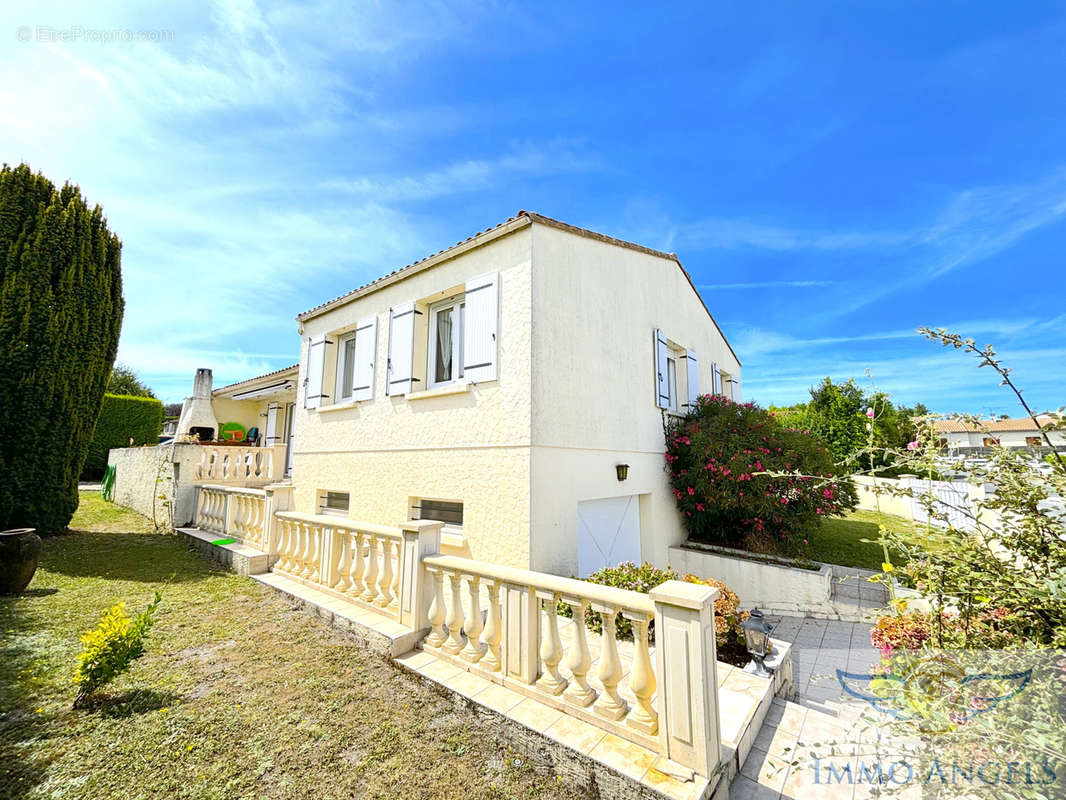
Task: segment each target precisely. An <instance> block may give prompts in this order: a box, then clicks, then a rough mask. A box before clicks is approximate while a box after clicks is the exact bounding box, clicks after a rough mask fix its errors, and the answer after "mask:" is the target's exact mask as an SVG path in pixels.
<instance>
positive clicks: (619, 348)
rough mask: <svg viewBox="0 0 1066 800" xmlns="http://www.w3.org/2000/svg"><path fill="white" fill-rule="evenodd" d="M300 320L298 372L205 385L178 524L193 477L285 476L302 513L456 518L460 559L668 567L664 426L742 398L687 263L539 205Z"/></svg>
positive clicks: (254, 482) (673, 521)
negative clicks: (704, 399) (702, 399)
mask: <svg viewBox="0 0 1066 800" xmlns="http://www.w3.org/2000/svg"><path fill="white" fill-rule="evenodd" d="M297 320H298V325H299V333H300V336H301V338H302V350H301V354H300V362H299V364H298V365H293V366H291V367H287V368H285V369H282V370H278V371H276V372H271V373H268V374H266V375H260V376H258V377H255V378H251V379H248V380H245V381H241V382H239V383H234V384H230V385H229V386H225V387H223V388H221V389H215V390H212V388H211V371H210V370H200V371H199V372H198V373H197V377H196V380H195V383H194V391H193V396H192V397H190V398H188V399H187V400H186V401H185V404H184V406H183V409H182V414H181V417H180V419H179V421H178V424H177V426H176V432H177V438H176V439H175V442H177V443H179V444H178V445H177V447H178V450H181V451H182V454H181V456H180V458H176V459H175V463H176V464H179V462H180V464H179V466H177V467H175V472H176V473H180V477H178V476H176V477H175V489H174V493H175V498H176V499H175V507H176V508H178V509H179V512H180V513H178V516H179V517H181V519H177V517H176V519H177V523H178V524H182V523H184V522H185V521H187V520H186V517H189V518H191V516H189V514H190V512H191V509H192V505H193V500H192V491H193V483H199V484H218V483H237V484H239V485H242V486H244V487H245V488H262V487H264V486H266V485H267V484H270V483H277V482H279V481H281V482H286V483H290V484H291V498H292V499H291V503H292V506H291V509H290V510H292V511H294V512H297V513H305V514H315V515H326V516H331V515H332V516H334V517H338V516H340V517H347V518H349V519H355V520H360V521H366V522H372V523H378V524H383V525H396V524H400V523H402V522H405V521H410V520H439V521H441V522H443V523H444V528H443V534H442V541H441V546H442V552H443V553H445V554H449V555H456V556H464V557H467V558H473V559H477V560H481V561H486V562H491V563H493V564H498V565H501V566H511V567H520V568H526V569H533V570H538V571H542V572H549V573H553V574H556V575H564V576H582V577H583V576H586V575H588V574H590V573H591V572H593V571H595V570H596V569H599V568H600V567H602V566H605V565H615V564H618V563H620V562H623V561H630V560H632V561H638V562H639V561H650V562H652V563H655V564H657V565H660V566H665V565H666V564H667V552H668V549H669V548H670V547H671V546H673V545H676V544H679V543H681V542H682V541H684V539H685V532H684V529H683V527H682V525H681V521H680V517H679V514H678V512H677V509H676V505H675V501H674V498H673V496H672V494H671V492H670V489H669V486H668V483H667V475H666V472H665V470H664V460H663V454H664V452H665V446H664V438H663V425H664V421H665V419H666V418H667V417H668V416H669V415H672V414H682V413H684V412H685V411H686V410H687V409H688V408H689V407H690V406H691V405H692V404H693V403H695V401H696V397H697V396H698V395H700V394H708V393H715V394H722V395H725V396H728V397H731V398H732V399H734V400H736V401H740V400H741V397H742V391H741V374H740V362H739V360H738V359H737V357H736V355H735V354H734V352H733V350H732V348H731V347H730V346H729V343H728V342H727V341H726V339H725V336H724V335H723V334H722V332H721V330H720V329H719V328H718V325H717V324H716V323H715V321H714V318H713V317H712V316H711V314H710V312H709V311H708V309H707V307H706V306H705V305H704V303H703V301H702V299H701V297H700V295H699V293H698V292H697V291H696V289H695V287H694V286H693V284H692V281H691V279H690V278H689V276H688V274H687V273H686V272H685V270H684V268H683V267H682V266H681V263H680V261H679V260H678V258H677V256H676V255H674V254H672V253H664V252H659V251H657V250H653V249H650V248H647V247H643V246H641V245H637V244H633V243H631V242H626V241H622V240H620V239H615V238H612V237H609V236H604V235H602V234H599V233H594V232H593V231H589V230H585V229H583V228H578V227H575V226H572V225H568V224H566V223H563V222H559V221H557V220H554V219H550V218H548V217H544V216H541V215H539V214H534V213H531V212H525V211H523V212H519V213H518V214H517V215H516V216H514V217H513V218H511V219H509V220H507V221H506V222H504V223H501V224H500V225H497V226H495V227H493V228H490V229H488V230H485V231H482V232H481V233H478V234H477V235H475V236H472V237H470V238H469V239H467V240H465V241H463V242H460V243H458V244H456V245H455V246H453V247H450V248H448V249H446V250H442V251H440V252H439V253H436V254H435V255H432V256H429V257H427V258H424V259H422V260H421V261H418V262H416V263H414V264H411V265H409V266H406V267H403V268H402V269H399V270H396V271H395V272H392V273H391V274H389V275H386V276H385V277H383V278H379V279H378V280H375V281H373V282H372V283H369V284H367V285H365V286H362V287H360V288H358V289H355V290H353V291H351V292H349V293H347V294H345V295H343V296H341V297H338V298H335V299H333V300H330V301H328V302H325V303H323V304H321V305H319V306H317V307H315V308H313V309H311V310H309V311H306V312H304V313H302V314H300V315H299V316H298V317H297ZM190 434H192V435H193V436H195V437H198V438H199V439H201V440H202V441H201V443H200V444H190V445H184V444H180V443H181V442H182V441H183V440H184V441H186V442H187V441H188V440H189V439H190ZM249 435H252V436H253V437H254V441H250V442H249V441H245V440H246V438H247V437H248V436H249ZM256 445H258V446H256ZM190 448H191V449H190ZM187 449H188V450H189V452H188V453H185V452H184V450H187ZM149 455H150V454H149ZM149 455H145V454H143V453H138V454H134V455H126V456H123V455H120V454H117V452H113V453H112V461H113V462H114V463H118V461H119V460H122V459H125V461H126V462H129V463H125V465H124V466H120V467H119V470H118V472H119V477H118V479H117V483H118V485H119V486H120V487H128V486H129V483H130V480H132V476H134V475H138V474H140V473H150V474H152V475H154V474H155V473H156V472H157V471H158V464H157V463H156V461H151V463H150V464H147V465H145V466H139V465H138V464H139V462H137V463H135V462H134V460H135V459H142V460H144V459H149ZM149 460H150V459H149ZM123 475H125V476H127V478H126V480H123ZM146 483H147V485H148V486H149V488H148V489H145V490H144V492H142V493H143V494H145V496H146V499H145V501H144V503H143V504H144V505H147V504H148V502H149V500H150V499H151V502H152V503H153V504H155V500H154V499H152V498H153V497H154V494H155V493H154V491H153V490H152V488H151V482H148V481H146ZM124 496H127V497H128V496H129V495H124ZM128 504H131V505H134V507H139V504H137V503H132V502H130V503H128Z"/></svg>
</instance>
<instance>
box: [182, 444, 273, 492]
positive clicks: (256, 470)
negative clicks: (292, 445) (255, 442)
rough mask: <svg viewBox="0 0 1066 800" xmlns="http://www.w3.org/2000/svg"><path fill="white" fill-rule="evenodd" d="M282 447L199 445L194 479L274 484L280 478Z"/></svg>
mask: <svg viewBox="0 0 1066 800" xmlns="http://www.w3.org/2000/svg"><path fill="white" fill-rule="evenodd" d="M284 465H285V445H273V446H271V447H237V446H230V445H209V444H205V445H202V446H201V453H200V463H199V464H197V465H196V480H198V481H215V482H218V483H229V482H233V483H243V482H248V481H276V480H280V479H281V477H282V472H283V471H284Z"/></svg>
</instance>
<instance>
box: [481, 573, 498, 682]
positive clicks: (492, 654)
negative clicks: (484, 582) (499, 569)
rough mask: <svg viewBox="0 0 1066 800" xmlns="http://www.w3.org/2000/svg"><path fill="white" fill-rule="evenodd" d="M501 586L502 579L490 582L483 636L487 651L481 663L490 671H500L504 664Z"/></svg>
mask: <svg viewBox="0 0 1066 800" xmlns="http://www.w3.org/2000/svg"><path fill="white" fill-rule="evenodd" d="M500 586H501V583H500V581H491V582H490V583H489V584H488V592H489V607H488V612H487V614H486V617H487V619H486V620H485V632H484V634H483V636H482V638H483V639H484V640H485V647H486V652H485V657H484V658H482V659H481V662H480V663H481V666H482V667H484V668H485V669H487V670H488V671H489V672H499V670H500V667H501V666H502V662H501V661H500V639H501V638H503V624H502V622H501V619H500Z"/></svg>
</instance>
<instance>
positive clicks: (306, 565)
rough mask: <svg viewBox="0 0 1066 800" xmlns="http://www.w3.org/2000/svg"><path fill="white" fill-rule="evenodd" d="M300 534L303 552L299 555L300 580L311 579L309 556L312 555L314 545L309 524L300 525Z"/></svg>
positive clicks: (302, 523)
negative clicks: (300, 566)
mask: <svg viewBox="0 0 1066 800" xmlns="http://www.w3.org/2000/svg"><path fill="white" fill-rule="evenodd" d="M300 534H301V537H302V540H303V546H304V549H303V552H302V553H301V554H300V563H301V565H302V567H303V569H301V570H300V577H301V578H310V577H311V555H312V553H313V548H314V544H313V543H312V541H311V539H312V538H313V533H312V528H311V524H310V523H308V522H301V523H300Z"/></svg>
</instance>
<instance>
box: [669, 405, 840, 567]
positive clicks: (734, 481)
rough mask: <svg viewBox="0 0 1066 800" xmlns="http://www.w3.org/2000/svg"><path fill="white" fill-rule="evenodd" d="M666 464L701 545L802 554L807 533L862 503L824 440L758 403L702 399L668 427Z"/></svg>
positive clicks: (692, 532) (686, 521)
mask: <svg viewBox="0 0 1066 800" xmlns="http://www.w3.org/2000/svg"><path fill="white" fill-rule="evenodd" d="M666 462H667V470H668V472H669V475H670V486H671V488H672V490H673V493H674V497H675V498H676V500H677V506H678V509H679V510H680V511H681V515H682V521H683V522H684V524H685V526H686V528H687V530H688V534H689V537H690V538H691V539H693V540H696V541H701V542H709V543H712V544H725V545H740V546H743V547H752V546H753V545H757V549H760V550H765V549H772V550H775V551H778V552H795V551H796V550H797V549H798V542H799V540H801V539H803V538H805V537H804V536H803V535H802V530H803V528H804V527H805V526H809V525H817V524H818V522H819V520H820V519H821V517H824V516H830V515H840V514H843V513H844V512H845V511H847V510H849V509H853V508H855V505H856V503H857V498H856V494H855V487H854V485H853V484H852V482H851V481H850V480H849V479H847V478H846V477H842V476H840V475H838V474H837V469H836V467H835V465H834V463H833V459H832V457H831V456H830V455H829V453H828V451H827V450H826V448H825V446H824V445H823V444H822V443H821V442H820V441H819V440H818V439H817V438H815V437H814V436H812V435H810V434H808V433H804V432H802V431H798V430H794V429H791V428H786V427H784V426H783V425H781V424H780V423H779V422H778V420H777V419H776V418H775V417H774V415H773V414H771V413H770V412H769V411H766V410H764V409H762V408H759V407H758V406H756V405H754V404H752V403H744V404H738V403H734V402H732V401H731V400H728V399H726V398H724V397H713V396H711V395H703V396H701V397H700V398H699V400H698V403H697V406H696V408H695V409H693V410H692V411H691V412H690V413H689V414H687V415H686V416H685V417H684V418H682V419H676V420H671V421H670V422H669V423H668V424H667V430H666ZM767 473H789V474H778V475H771V474H767Z"/></svg>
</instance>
